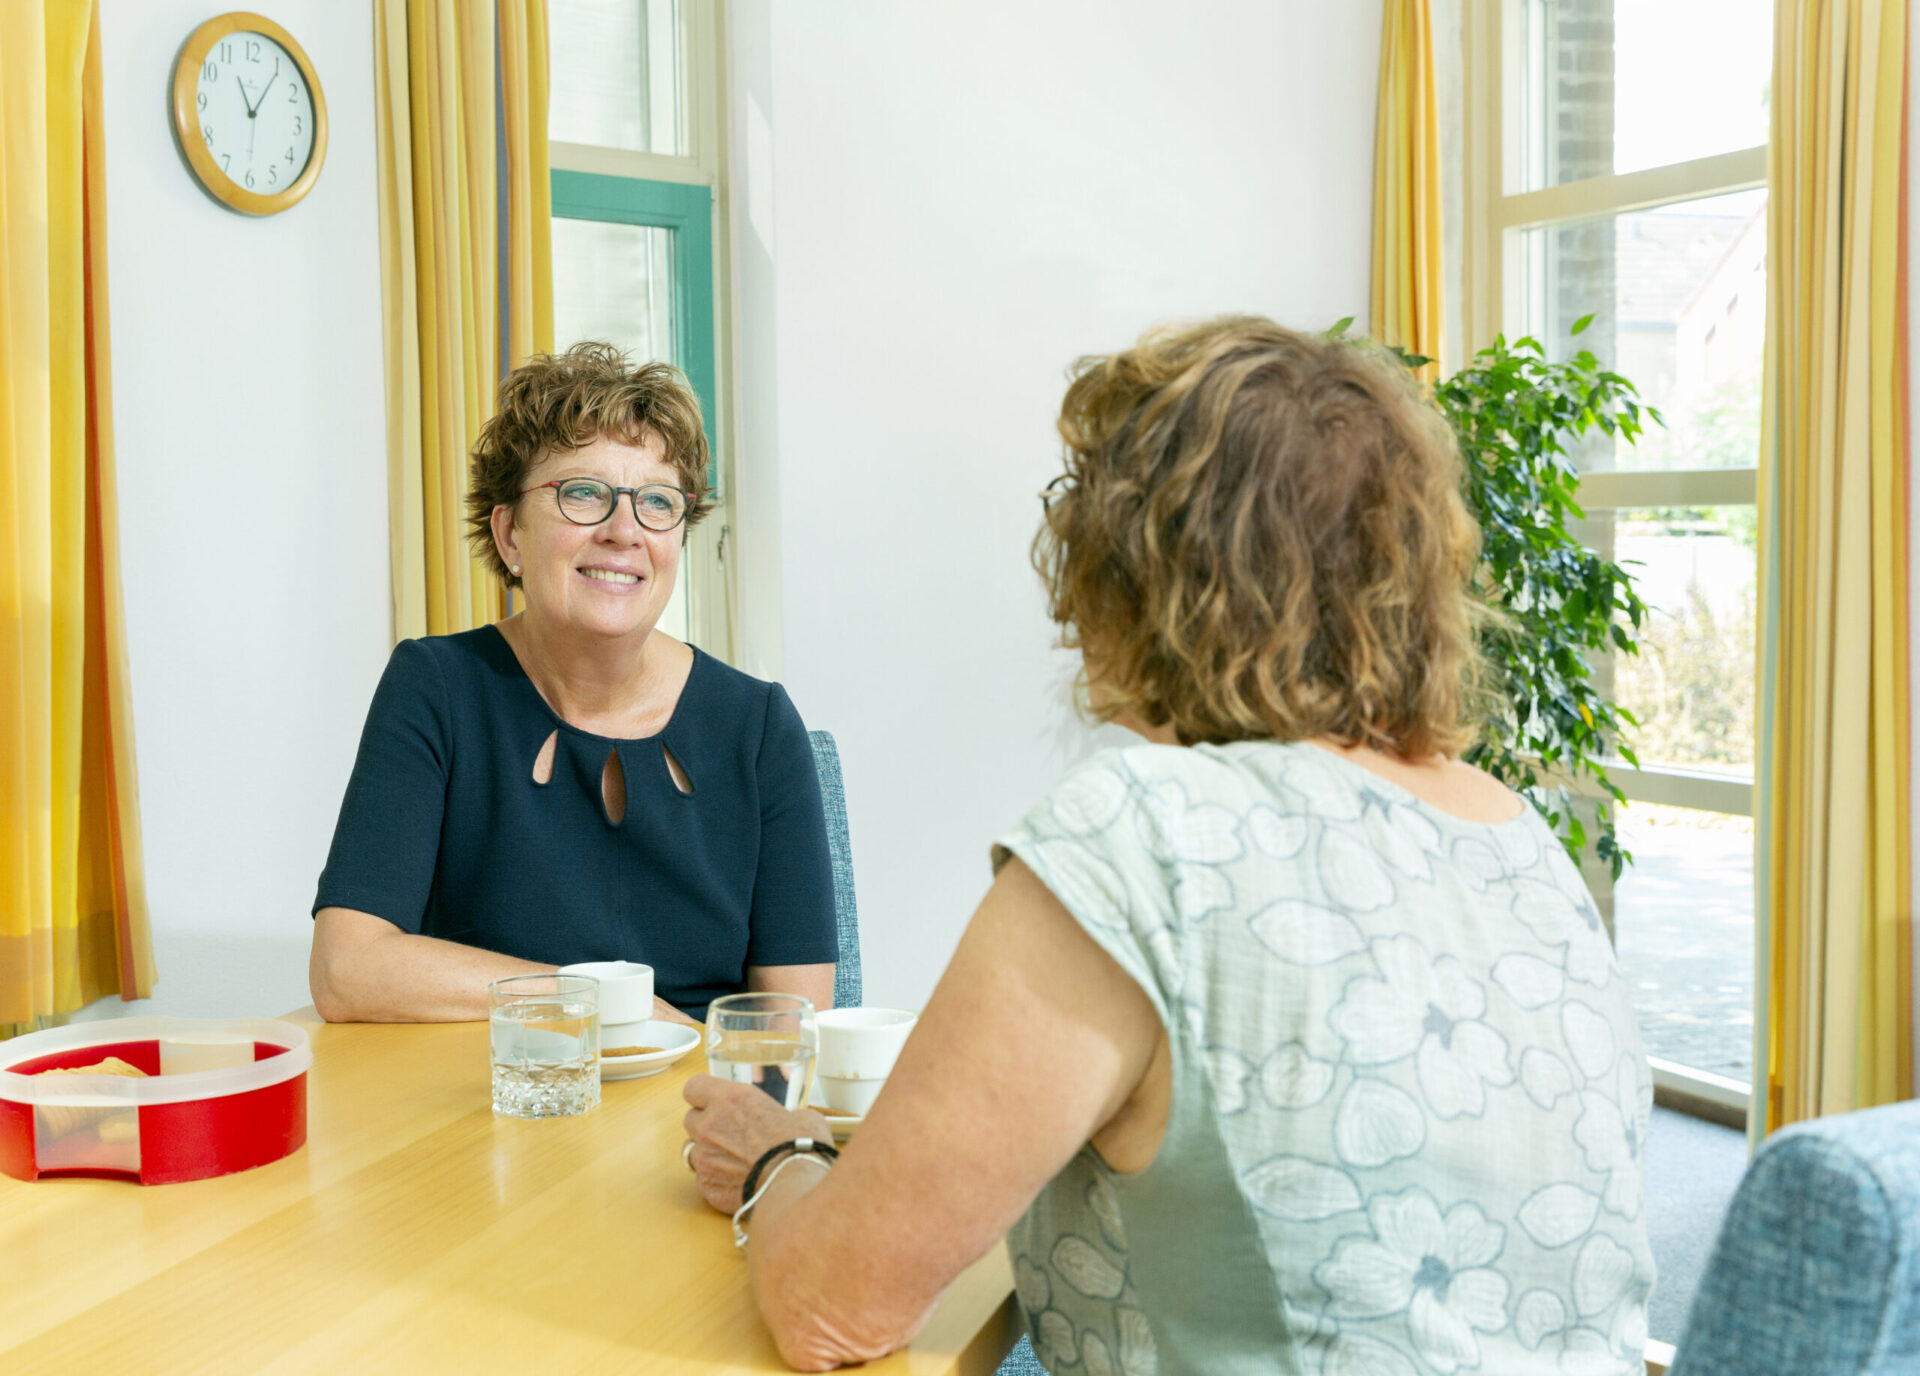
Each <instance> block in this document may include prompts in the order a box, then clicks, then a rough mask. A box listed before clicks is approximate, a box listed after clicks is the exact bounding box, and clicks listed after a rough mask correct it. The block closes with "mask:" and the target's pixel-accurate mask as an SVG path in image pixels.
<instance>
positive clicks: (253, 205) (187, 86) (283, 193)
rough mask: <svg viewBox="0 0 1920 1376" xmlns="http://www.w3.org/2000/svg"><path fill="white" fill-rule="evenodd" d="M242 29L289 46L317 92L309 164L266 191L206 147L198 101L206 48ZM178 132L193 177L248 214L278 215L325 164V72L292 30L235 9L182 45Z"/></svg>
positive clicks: (176, 74)
mask: <svg viewBox="0 0 1920 1376" xmlns="http://www.w3.org/2000/svg"><path fill="white" fill-rule="evenodd" d="M243 30H246V31H251V32H253V33H262V34H265V35H266V36H267V37H268V38H271V39H272V40H273V41H274V42H276V43H278V44H279V45H280V46H281V47H283V48H285V49H286V50H287V52H288V54H290V55H291V56H292V58H293V60H294V63H295V65H297V66H298V67H299V69H300V76H301V79H302V80H304V81H305V82H306V83H307V90H309V91H311V92H312V93H313V151H312V152H311V153H309V154H308V155H307V165H306V166H305V167H304V168H302V169H301V172H300V175H299V176H298V177H296V178H294V180H293V181H292V182H290V183H289V184H288V185H287V186H286V187H285V188H283V189H282V190H279V191H276V192H272V193H271V194H268V195H264V196H263V195H261V194H260V193H259V192H257V191H249V190H247V189H246V188H245V187H243V186H239V185H236V184H235V183H234V181H233V180H232V179H231V178H229V177H228V176H227V174H226V173H225V172H222V171H221V170H220V167H219V165H218V164H217V163H215V162H214V160H213V154H211V153H209V152H208V151H207V144H206V140H205V139H204V138H202V137H201V134H200V112H199V110H198V108H197V107H196V106H195V104H194V93H195V92H196V91H197V90H198V89H199V82H200V66H201V64H202V63H204V62H205V61H206V60H207V54H208V53H210V52H212V51H213V45H214V44H216V43H218V42H219V41H220V40H221V39H223V38H225V37H227V36H228V35H230V34H234V33H239V32H241V31H243ZM173 132H174V134H175V136H176V137H177V138H179V140H180V151H181V152H182V153H183V154H184V155H185V156H186V159H187V163H188V165H189V166H190V167H192V169H193V175H194V177H195V178H196V179H197V180H198V181H199V183H200V185H201V186H203V187H205V188H206V190H207V194H208V195H210V196H212V197H213V198H214V199H215V200H217V201H219V202H221V203H222V204H223V205H226V206H227V207H229V208H230V209H233V210H238V211H240V212H241V213H243V214H246V215H277V214H279V213H280V212H281V211H283V210H288V209H291V208H292V207H293V206H296V205H298V204H299V203H300V201H301V200H302V199H303V198H304V197H305V196H306V194H307V193H308V192H309V191H311V190H313V184H314V183H315V182H316V181H318V180H319V179H320V164H321V163H323V162H325V161H326V158H327V97H326V93H325V92H324V91H323V90H321V88H320V78H319V77H318V76H317V75H315V73H314V70H313V61H312V59H310V58H309V57H308V56H307V50H306V49H305V48H303V47H301V46H300V44H299V43H298V41H296V40H295V38H294V36H293V35H292V34H290V33H288V32H287V31H286V30H285V29H283V28H281V27H280V26H279V25H278V24H276V23H274V22H273V21H272V20H271V19H269V18H267V17H266V16H265V15H262V14H252V13H250V12H248V11H246V10H234V11H232V12H230V13H228V14H222V15H219V16H217V17H215V18H213V19H209V20H208V21H207V22H206V23H204V24H202V25H201V26H200V27H199V28H197V29H195V30H194V31H193V33H192V34H190V35H189V36H188V38H187V42H186V46H185V47H183V48H181V50H180V56H179V58H178V60H177V61H176V62H175V63H174V67H173Z"/></svg>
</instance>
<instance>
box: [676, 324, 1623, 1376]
mask: <svg viewBox="0 0 1920 1376" xmlns="http://www.w3.org/2000/svg"><path fill="white" fill-rule="evenodd" d="M1060 430H1061V433H1062V435H1063V436H1064V437H1065V440H1066V446H1067V465H1066V472H1065V473H1064V474H1062V475H1061V477H1060V478H1059V479H1057V480H1056V481H1055V483H1054V484H1052V485H1050V487H1049V489H1048V493H1047V504H1046V516H1045V522H1044V524H1043V526H1042V529H1041V531H1040V534H1039V536H1038V539H1037V542H1036V545H1035V561H1036V564H1037V566H1038V568H1039V570H1040V572H1041V574H1042V575H1043V577H1044V578H1045V580H1046V583H1047V587H1048V592H1049V595H1050V606H1051V611H1052V615H1053V616H1054V618H1055V619H1056V620H1057V621H1058V622H1059V623H1060V624H1061V626H1062V627H1063V628H1064V630H1065V634H1066V638H1067V641H1068V643H1069V644H1073V645H1077V646H1078V647H1079V648H1080V650H1081V652H1082V655H1083V658H1084V662H1085V678H1086V690H1087V700H1088V702H1089V703H1090V706H1091V710H1092V712H1093V714H1094V715H1095V716H1097V717H1099V718H1101V719H1103V720H1109V721H1115V722H1118V723H1120V724H1121V725H1124V726H1127V727H1130V728H1131V729H1132V730H1134V731H1135V732H1137V733H1138V734H1139V735H1140V736H1141V737H1143V738H1144V739H1143V742H1142V743H1140V744H1137V745H1133V746H1129V747H1125V748H1122V749H1117V750H1108V751H1105V752H1102V753H1100V754H1098V755H1095V756H1094V757H1093V758H1091V759H1089V760H1087V761H1086V762H1085V763H1083V764H1082V765H1080V766H1079V767H1077V768H1075V769H1073V770H1072V771H1070V772H1069V773H1068V774H1067V775H1066V776H1065V777H1064V778H1063V779H1061V780H1060V782H1059V783H1058V784H1056V785H1055V786H1054V788H1053V789H1052V790H1051V791H1049V792H1048V794H1047V795H1046V796H1045V797H1044V798H1042V799H1041V800H1040V801H1039V802H1038V803H1037V804H1036V805H1035V806H1034V807H1033V809H1032V810H1031V811H1030V812H1029V813H1028V814H1027V816H1026V818H1025V820H1024V821H1022V822H1021V823H1020V824H1019V825H1018V826H1017V827H1015V828H1014V829H1013V830H1012V831H1011V832H1009V833H1008V834H1007V835H1006V836H1005V837H1004V838H1002V842H1001V844H1000V845H999V846H997V847H996V848H995V858H996V864H997V865H998V867H999V868H998V874H997V877H996V878H995V880H994V883H993V886H992V888H991V889H990V890H989V891H988V893H987V896H986V899H985V901H984V902H983V903H982V904H981V906H980V909H979V911H978V912H977V913H976V914H975V915H974V918H973V920H972V923H971V924H970V926H969V927H968V929H967V932H966V935H965V936H964V938H963V939H962V941H961V943H960V947H959V950H958V951H957V953H956V954H955V956H954V958H953V961H952V964H951V965H950V966H949V967H948V969H947V972H946V974H945V976H944V977H943V978H942V980H941V982H940V985H939V987H938V988H937V989H936V990H935V992H934V995H933V998H932V1000H931V1002H930V1003H929V1004H928V1006H927V1008H926V1011H925V1014H924V1017H923V1019H922V1021H921V1024H920V1026H919V1028H918V1029H917V1030H916V1032H915V1034H914V1036H913V1037H912V1038H911V1039H910V1040H909V1042H908V1043H907V1046H906V1049H905V1050H904V1052H903V1053H902V1054H901V1057H900V1060H899V1063H898V1065H897V1066H896V1067H895V1070H894V1072H893V1075H892V1077H891V1079H890V1080H889V1082H888V1085H887V1088H886V1090H885V1092H884V1093H883V1094H882V1095H881V1096H880V1098H879V1100H878V1101H877V1103H876V1104H875V1105H874V1107H873V1109H872V1111H871V1112H870V1113H869V1114H868V1115H867V1118H866V1121H865V1124H864V1126H862V1128H861V1129H860V1132H859V1135H858V1136H857V1137H855V1138H853V1140H852V1141H851V1142H850V1143H849V1144H848V1146H847V1148H846V1150H845V1153H844V1155H843V1156H842V1157H841V1158H840V1159H839V1160H838V1161H837V1162H836V1163H833V1164H832V1165H831V1166H830V1167H827V1168H821V1167H820V1166H819V1165H817V1164H816V1160H817V1158H816V1156H815V1154H813V1153H811V1152H804V1151H802V1150H799V1149H797V1148H796V1147H794V1146H791V1145H789V1146H783V1145H782V1144H790V1143H793V1142H794V1140H795V1139H799V1138H814V1139H817V1138H821V1137H822V1136H823V1135H824V1133H825V1131H826V1125H825V1123H824V1122H823V1121H821V1119H820V1118H819V1117H818V1116H817V1115H815V1114H812V1113H807V1112H801V1113H787V1112H785V1111H783V1110H781V1109H780V1108H778V1107H777V1106H775V1105H774V1104H773V1103H772V1102H771V1101H770V1100H768V1099H767V1098H766V1096H764V1095H759V1094H756V1093H755V1092H754V1091H752V1090H751V1089H750V1088H747V1087H742V1086H737V1085H730V1084H722V1083H720V1082H719V1081H717V1080H713V1079H708V1078H699V1079H695V1080H692V1081H690V1082H689V1084H688V1086H687V1090H686V1093H687V1097H688V1099H689V1100H690V1102H691V1103H692V1105H693V1108H692V1110H691V1111H690V1112H689V1113H688V1115H687V1128H688V1133H689V1136H690V1137H691V1138H692V1142H693V1146H692V1149H691V1152H690V1158H691V1164H692V1165H693V1166H694V1168H695V1169H696V1170H697V1172H698V1179H699V1184H700V1187H701V1189H702V1191H703V1193H704V1194H705V1197H706V1198H707V1200H708V1201H709V1202H710V1203H712V1204H713V1205H715V1206H716V1207H718V1208H721V1209H727V1210H732V1209H735V1208H736V1207H738V1206H739V1205H740V1204H741V1197H740V1196H741V1184H742V1179H743V1174H744V1172H745V1171H746V1170H747V1169H748V1167H749V1166H750V1165H752V1164H755V1163H758V1164H759V1165H760V1174H759V1175H758V1176H756V1189H757V1192H758V1193H759V1194H760V1198H759V1199H758V1201H757V1203H756V1204H755V1206H754V1207H753V1209H752V1210H751V1211H750V1213H749V1214H748V1216H747V1217H746V1218H745V1219H744V1220H743V1221H744V1223H745V1226H746V1228H747V1229H748V1230H749V1233H750V1243H749V1246H748V1252H749V1259H750V1266H751V1271H752V1277H753V1285H754V1291H755V1294H756V1296H757V1298H758V1301H759V1304H760V1308H761V1312H762V1314H763V1315H764V1316H765V1318H766V1321H767V1323H768V1325H769V1327H770V1328H771V1329H772V1332H773V1335H774V1337H775V1339H776V1340H777V1341H778V1343H779V1346H780V1350H781V1352H782V1353H783V1354H784V1355H785V1356H786V1358H787V1360H788V1361H790V1362H791V1363H792V1364H793V1365H795V1366H797V1367H800V1368H802V1369H805V1370H821V1369H825V1368H827V1367H830V1366H833V1365H834V1364H836V1363H843V1362H854V1361H860V1360H863V1359H866V1358H871V1357H876V1356H878V1355H880V1354H881V1353H884V1352H886V1351H888V1350H890V1349H892V1348H895V1347H898V1346H900V1345H901V1344H903V1343H905V1342H906V1341H907V1340H908V1339H909V1338H911V1337H912V1336H913V1335H914V1333H915V1332H916V1331H917V1330H918V1329H919V1327H920V1325H921V1324H922V1323H924V1322H925V1320H926V1318H927V1316H928V1314H929V1312H930V1310H931V1309H932V1307H933V1305H934V1304H935V1302H936V1301H937V1299H938V1297H939V1295H940V1293H941V1291H942V1289H943V1288H944V1287H945V1286H946V1285H947V1284H948V1283H949V1282H950V1281H952V1279H953V1278H954V1277H955V1275H956V1274H957V1273H958V1272H959V1271H960V1270H961V1269H962V1268H964V1267H965V1266H967V1265H968V1264H969V1263H971V1262H972V1261H974V1260H975V1259H976V1258H978V1257H980V1256H981V1255H982V1254H983V1253H984V1252H986V1251H987V1250H988V1249H989V1248H990V1247H992V1246H994V1245H995V1244H996V1243H997V1242H998V1241H999V1240H1000V1238H1001V1237H1002V1236H1003V1235H1005V1236H1007V1238H1008V1242H1009V1245H1010V1249H1011V1251H1012V1254H1013V1263H1014V1276H1015V1284H1016V1287H1017V1290H1018V1294H1019V1299H1020V1303H1021V1306H1022V1308H1023V1310H1024V1311H1025V1314H1026V1317H1027V1321H1028V1324H1029V1326H1030V1329H1031V1331H1032V1334H1033V1339H1034V1347H1035V1350H1036V1351H1037V1353H1038V1354H1039V1356H1040V1358H1041V1359H1042V1361H1044V1362H1045V1363H1046V1364H1047V1365H1048V1366H1049V1367H1050V1368H1051V1369H1052V1370H1054V1371H1056V1372H1064V1371H1071V1372H1074V1373H1082V1372H1084V1373H1087V1374H1088V1376H1103V1374H1104V1373H1129V1374H1130V1376H1139V1373H1145V1372H1160V1373H1163V1374H1164V1376H1171V1373H1176V1372H1194V1373H1207V1376H1226V1374H1231V1373H1255V1372H1258V1373H1262V1376H1268V1374H1269V1373H1276V1372H1281V1373H1285V1372H1313V1373H1322V1372H1325V1373H1341V1374H1342V1376H1358V1374H1360V1373H1367V1374H1368V1376H1412V1373H1425V1372H1443V1373H1450V1372H1454V1371H1461V1370H1473V1371H1478V1372H1503V1373H1519V1372H1527V1373H1533V1372H1538V1371H1542V1370H1567V1371H1573V1370H1578V1371H1589V1372H1596V1373H1621V1374H1622V1376H1624V1373H1629V1372H1637V1371H1639V1370H1641V1360H1642V1359H1641V1349H1642V1346H1643V1344H1644V1341H1645V1338H1646V1301H1647V1296H1648V1293H1649V1290H1650V1287H1651V1285H1652V1282H1653V1263H1652V1258H1651V1254H1650V1251H1649V1248H1648V1245H1647V1236H1646V1228H1645V1224H1644V1221H1643V1219H1642V1217H1641V1206H1640V1182H1641V1163H1640V1147H1641V1144H1642V1142H1644V1140H1645V1134H1646V1127H1647V1122H1648V1117H1649V1113H1650V1098H1651V1088H1650V1082H1649V1076H1648V1072H1647V1066H1646V1061H1645V1058H1644V1057H1643V1055H1642V1054H1641V1050H1640V1044H1639V1038H1638V1035H1637V1033H1636V1030H1635V1026H1634V1020H1633V1011H1632V1005H1631V1000H1630V997H1629V989H1628V986H1627V983H1626V981H1625V980H1624V979H1623V978H1622V977H1621V975H1620V973H1619V971H1618V969H1617V968H1616V966H1615V963H1614V958H1613V952H1612V950H1611V948H1610V946H1609V943H1608V939H1607V935H1606V933H1605V931H1604V929H1603V928H1602V926H1601V923H1600V920H1599V917H1598V914H1597V913H1596V911H1595V909H1594V906H1593V904H1592V902H1591V900H1590V899H1589V898H1588V896H1587V893H1586V891H1585V889H1584V887H1583V886H1582V884H1581V880H1580V876H1579V874H1578V873H1577V872H1576V870H1575V869H1574V867H1573V865H1572V863H1571V862H1570V861H1569V859H1568V857H1567V854H1566V852H1565V851H1564V850H1563V848H1562V847H1561V845H1560V843H1559V842H1558V841H1557V840H1556V839H1555V837H1554V835H1553V833H1552V832H1551V831H1550V830H1549V829H1548V828H1547V826H1546V825H1545V824H1544V822H1543V821H1542V820H1541V818H1540V817H1539V815H1538V814H1537V813H1536V812H1535V811H1534V810H1533V809H1532V808H1530V807H1528V806H1527V805H1526V804H1525V803H1524V802H1523V801H1522V800H1521V799H1520V798H1519V797H1517V796H1515V795H1514V794H1512V793H1511V792H1509V791H1508V790H1507V789H1506V788H1504V787H1503V786H1502V785H1501V784H1499V783H1498V782H1496V781H1495V780H1494V779H1492V778H1491V777H1490V776H1488V775H1486V774H1484V773H1482V772H1481V771H1479V770H1477V769H1474V768H1472V767H1470V766H1468V765H1466V764H1464V763H1462V762H1461V761H1460V760H1459V758H1458V754H1459V752H1460V751H1461V750H1462V749H1463V748H1464V747H1466V746H1467V745H1468V744H1469V743H1470V742H1471V740H1472V739H1473V734H1474V716H1475V713H1474V709H1473V690H1474V682H1475V670H1476V655H1475V648H1474V644H1475V631H1476V622H1477V619H1478V617H1479V616H1481V615H1482V613H1481V612H1480V611H1479V610H1478V609H1477V605H1476V603H1475V601H1474V599H1473V597H1472V595H1471V593H1470V591H1469V583H1470V580H1471V578H1472V576H1473V571H1474V567H1475V563H1476V557H1477V550H1478V531H1477V529H1476V527H1475V525H1474V523H1473V521H1472V520H1471V518H1470V517H1469V514H1468V512H1467V509H1466V506H1465V503H1464V501H1463V499H1462V495H1461V493H1462V485H1463V472H1462V468H1461V462H1460V458H1459V454H1458V451H1457V449H1456V447H1455V445H1454V443H1453V441H1452V438H1451V436H1450V434H1449V432H1448V431H1447V429H1446V427H1445V425H1444V424H1443V422H1442V420H1441V418H1440V417H1439V416H1438V414H1437V413H1436V412H1435V411H1434V410H1433V409H1432V408H1431V407H1430V406H1428V405H1427V404H1425V403H1424V402H1423V400H1422V399H1421V398H1420V397H1419V395H1418V394H1417V392H1416V390H1415V388H1414V385H1413V383H1412V382H1411V380H1410V379H1409V378H1408V377H1407V376H1406V375H1405V373H1404V370H1402V369H1400V368H1399V367H1398V366H1397V365H1396V364H1394V363H1393V362H1392V361H1390V360H1388V359H1385V358H1384V357H1382V356H1379V355H1377V354H1373V353H1369V352H1367V351H1365V350H1363V349H1362V348H1360V347H1357V346H1356V345H1353V344H1350V343H1346V342H1339V341H1331V340H1326V339H1320V338H1314V337H1309V336H1305V335H1301V334H1297V333H1294V332H1292V331H1289V330H1285V329H1282V328H1280V327H1279V326H1276V325H1274V324H1272V323H1271V322H1269V321H1266V320H1259V319H1229V320H1220V321H1216V322H1213V323H1210V324H1206V325H1201V326H1198V327H1195V328H1191V329H1185V330H1175V331H1167V332H1163V333H1157V334H1151V335H1148V336H1147V337H1146V338H1144V339H1142V340H1141V341H1140V343H1139V344H1138V345H1137V346H1136V347H1134V348H1132V349H1130V350H1127V351H1125V352H1123V353H1120V354H1116V355H1113V356H1111V357H1105V358H1094V359H1089V360H1085V361H1084V362H1083V363H1082V364H1081V365H1080V367H1079V368H1078V370H1077V373H1076V376H1075V378H1074V380H1073V383H1072V385H1071V387H1070V388H1069V389H1068V392H1067V396H1066V401H1065V405H1064V406H1063V408H1062V412H1061V418H1060ZM788 1161H791V1162H792V1163H793V1164H792V1165H791V1166H788V1165H786V1164H784V1163H786V1162H788ZM769 1178H771V1181H772V1183H771V1184H766V1183H764V1182H765V1181H766V1180H767V1179H769Z"/></svg>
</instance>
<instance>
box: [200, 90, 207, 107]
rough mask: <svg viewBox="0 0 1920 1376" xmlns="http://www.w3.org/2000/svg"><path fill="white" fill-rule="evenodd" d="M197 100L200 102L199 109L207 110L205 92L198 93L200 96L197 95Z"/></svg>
mask: <svg viewBox="0 0 1920 1376" xmlns="http://www.w3.org/2000/svg"><path fill="white" fill-rule="evenodd" d="M198 99H199V102H200V108H201V109H202V110H204V109H206V108H207V93H206V92H205V91H202V92H200V95H199V97H198Z"/></svg>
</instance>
